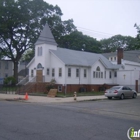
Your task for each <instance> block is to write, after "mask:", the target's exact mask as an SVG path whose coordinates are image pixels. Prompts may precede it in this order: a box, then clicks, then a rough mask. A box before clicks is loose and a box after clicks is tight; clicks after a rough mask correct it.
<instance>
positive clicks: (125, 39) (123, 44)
mask: <svg viewBox="0 0 140 140" xmlns="http://www.w3.org/2000/svg"><path fill="white" fill-rule="evenodd" d="M100 43H101V45H102V50H103V52H114V51H116V50H117V48H124V50H135V49H136V39H135V38H133V37H131V36H122V35H115V36H112V37H111V38H108V39H102V40H101V41H100Z"/></svg>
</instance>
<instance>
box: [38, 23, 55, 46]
mask: <svg viewBox="0 0 140 140" xmlns="http://www.w3.org/2000/svg"><path fill="white" fill-rule="evenodd" d="M39 44H50V45H55V46H57V43H56V41H55V39H54V37H53V35H52V32H51V30H50V28H49V25H48V23H46V25H45V26H44V29H43V30H42V31H41V33H40V36H39V38H38V40H37V42H36V43H35V45H39Z"/></svg>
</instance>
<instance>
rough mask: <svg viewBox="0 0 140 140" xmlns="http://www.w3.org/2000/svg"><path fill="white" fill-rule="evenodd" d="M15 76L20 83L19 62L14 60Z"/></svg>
mask: <svg viewBox="0 0 140 140" xmlns="http://www.w3.org/2000/svg"><path fill="white" fill-rule="evenodd" d="M14 78H15V80H16V84H17V83H18V62H17V61H15V62H14Z"/></svg>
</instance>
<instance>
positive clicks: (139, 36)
mask: <svg viewBox="0 0 140 140" xmlns="http://www.w3.org/2000/svg"><path fill="white" fill-rule="evenodd" d="M134 27H135V28H136V29H137V37H136V40H137V43H136V49H140V25H137V24H135V25H134Z"/></svg>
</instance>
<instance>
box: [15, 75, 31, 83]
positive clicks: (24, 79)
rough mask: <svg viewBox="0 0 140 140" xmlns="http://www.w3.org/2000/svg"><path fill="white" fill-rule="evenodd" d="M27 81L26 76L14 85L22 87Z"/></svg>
mask: <svg viewBox="0 0 140 140" xmlns="http://www.w3.org/2000/svg"><path fill="white" fill-rule="evenodd" d="M28 80H29V76H28V75H27V76H26V77H25V78H23V79H22V80H21V81H20V82H18V83H17V84H16V85H24V84H25V83H26V82H27V81H28Z"/></svg>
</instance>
